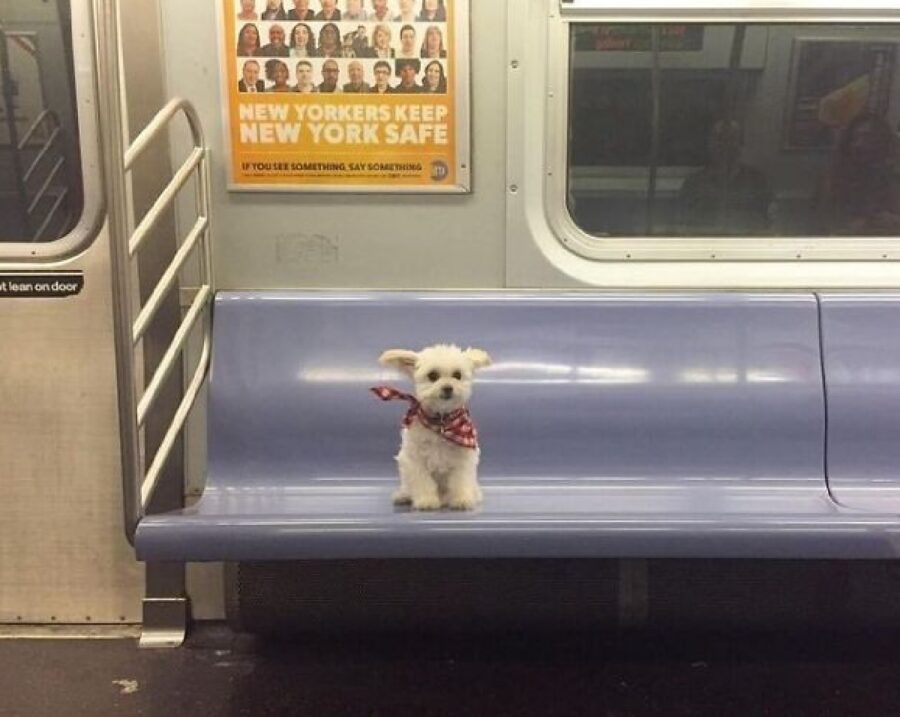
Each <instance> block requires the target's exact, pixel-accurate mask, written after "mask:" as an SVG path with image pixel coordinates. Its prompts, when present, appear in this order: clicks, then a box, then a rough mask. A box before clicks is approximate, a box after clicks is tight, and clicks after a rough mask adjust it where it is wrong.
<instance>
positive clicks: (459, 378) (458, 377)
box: [453, 371, 462, 381]
mask: <svg viewBox="0 0 900 717" xmlns="http://www.w3.org/2000/svg"><path fill="white" fill-rule="evenodd" d="M453 378H455V379H456V380H457V381H462V371H454V372H453Z"/></svg>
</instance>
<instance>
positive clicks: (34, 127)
mask: <svg viewBox="0 0 900 717" xmlns="http://www.w3.org/2000/svg"><path fill="white" fill-rule="evenodd" d="M0 85H2V87H0V89H2V92H0V242H23V241H24V242H46V241H52V240H54V239H58V238H59V237H61V236H63V235H65V234H67V233H68V232H69V231H70V230H71V228H72V227H73V226H74V225H75V224H76V223H77V222H78V219H79V218H80V214H81V210H82V206H83V197H82V184H81V162H80V156H79V148H78V121H77V113H76V103H75V81H74V73H73V63H72V42H71V7H70V2H69V0H57V1H55V2H41V3H39V2H19V0H0Z"/></svg>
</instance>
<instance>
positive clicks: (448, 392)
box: [441, 386, 453, 398]
mask: <svg viewBox="0 0 900 717" xmlns="http://www.w3.org/2000/svg"><path fill="white" fill-rule="evenodd" d="M441 398H453V386H444V387H443V388H442V389H441Z"/></svg>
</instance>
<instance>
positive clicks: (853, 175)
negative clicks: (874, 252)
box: [816, 112, 900, 236]
mask: <svg viewBox="0 0 900 717" xmlns="http://www.w3.org/2000/svg"><path fill="white" fill-rule="evenodd" d="M897 149H898V142H897V137H896V136H895V135H894V133H893V132H892V131H891V128H890V127H889V126H888V124H887V122H886V121H885V120H884V119H882V118H881V117H879V116H877V115H874V114H870V113H867V112H864V113H862V114H860V115H858V116H857V117H856V118H855V119H853V120H852V121H851V122H850V124H849V125H848V126H847V128H846V129H845V130H844V131H843V132H842V133H841V135H840V137H839V139H838V142H837V145H836V146H835V150H834V157H833V159H832V164H831V167H830V169H829V170H828V172H827V173H826V174H825V176H824V177H823V179H822V181H821V182H820V186H819V188H818V193H817V198H816V205H817V209H818V211H817V216H818V217H819V218H820V219H821V220H822V222H823V225H822V231H823V233H825V234H831V235H839V236H900V172H898V167H897Z"/></svg>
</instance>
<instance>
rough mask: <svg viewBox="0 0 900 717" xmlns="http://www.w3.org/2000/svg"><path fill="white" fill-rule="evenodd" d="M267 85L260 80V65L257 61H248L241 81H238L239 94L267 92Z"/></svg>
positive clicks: (242, 72)
mask: <svg viewBox="0 0 900 717" xmlns="http://www.w3.org/2000/svg"><path fill="white" fill-rule="evenodd" d="M265 91H266V83H265V82H263V81H262V80H261V79H259V63H258V62H257V61H256V60H247V61H246V62H245V63H244V68H243V70H242V71H241V79H240V80H239V81H238V92H250V93H253V92H265Z"/></svg>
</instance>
